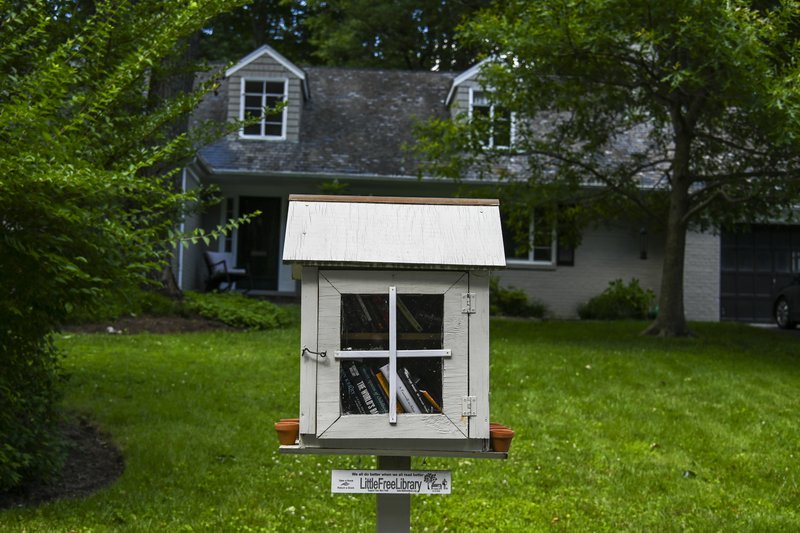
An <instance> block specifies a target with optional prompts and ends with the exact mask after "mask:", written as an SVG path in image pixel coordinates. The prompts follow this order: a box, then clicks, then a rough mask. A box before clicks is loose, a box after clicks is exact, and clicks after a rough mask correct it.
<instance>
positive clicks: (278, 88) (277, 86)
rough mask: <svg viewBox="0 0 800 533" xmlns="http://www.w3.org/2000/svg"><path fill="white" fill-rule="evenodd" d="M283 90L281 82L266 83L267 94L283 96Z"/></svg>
mask: <svg viewBox="0 0 800 533" xmlns="http://www.w3.org/2000/svg"><path fill="white" fill-rule="evenodd" d="M283 89H284V85H283V82H282V81H268V82H267V90H266V93H267V94H278V95H281V96H283Z"/></svg>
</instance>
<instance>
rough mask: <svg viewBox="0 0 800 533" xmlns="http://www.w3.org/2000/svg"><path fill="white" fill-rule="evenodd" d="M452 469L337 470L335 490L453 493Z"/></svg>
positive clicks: (336, 491)
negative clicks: (451, 488)
mask: <svg viewBox="0 0 800 533" xmlns="http://www.w3.org/2000/svg"><path fill="white" fill-rule="evenodd" d="M450 486H451V477H450V471H449V470H333V471H332V472H331V492H332V493H334V494H335V493H346V494H450Z"/></svg>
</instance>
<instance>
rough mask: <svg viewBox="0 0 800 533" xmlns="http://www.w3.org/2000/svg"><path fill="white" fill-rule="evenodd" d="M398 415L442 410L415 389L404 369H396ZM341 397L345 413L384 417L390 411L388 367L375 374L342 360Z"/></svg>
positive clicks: (415, 382)
mask: <svg viewBox="0 0 800 533" xmlns="http://www.w3.org/2000/svg"><path fill="white" fill-rule="evenodd" d="M397 378H398V379H397V402H398V409H397V411H398V413H403V412H405V413H415V414H428V413H441V412H442V408H441V406H440V405H439V402H437V401H436V400H435V399H434V398H433V397H432V396H431V395H430V394H429V393H428V391H427V390H424V389H420V388H419V387H418V384H419V379H416V378H415V377H414V376H413V375H412V374H411V372H409V371H408V369H407V368H406V367H405V366H401V365H398V367H397ZM339 379H340V387H339V388H340V392H341V394H340V396H341V405H342V412H343V413H344V414H383V413H388V412H389V364H388V363H387V364H385V365H383V366H382V367H380V368H379V369H378V371H377V372H376V371H375V370H374V369H373V368H372V367H370V366H369V365H368V364H366V363H364V362H360V361H356V360H352V361H343V362H342V363H341V369H340V373H339Z"/></svg>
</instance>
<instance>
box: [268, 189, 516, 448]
mask: <svg viewBox="0 0 800 533" xmlns="http://www.w3.org/2000/svg"><path fill="white" fill-rule="evenodd" d="M283 260H284V261H285V262H287V263H290V264H292V268H293V272H294V276H295V278H296V279H299V280H300V283H301V287H302V292H301V294H302V296H301V314H302V319H301V342H300V344H301V346H300V357H301V363H300V417H299V435H298V437H297V439H296V441H295V443H294V444H288V445H284V446H281V451H282V452H284V453H316V454H361V455H376V456H379V457H392V456H394V457H411V456H456V457H458V456H470V457H486V458H505V457H507V453H506V451H497V450H495V449H494V448H493V445H492V440H491V439H490V424H489V421H490V418H489V413H490V411H489V273H490V271H491V270H493V269H498V268H503V267H504V266H505V253H504V250H503V238H502V232H501V228H500V213H499V202H498V201H497V200H481V199H453V198H443V199H439V198H405V197H400V198H396V197H358V196H311V195H292V196H290V197H289V212H288V221H287V226H286V237H285V244H284V253H283ZM506 450H507V448H506Z"/></svg>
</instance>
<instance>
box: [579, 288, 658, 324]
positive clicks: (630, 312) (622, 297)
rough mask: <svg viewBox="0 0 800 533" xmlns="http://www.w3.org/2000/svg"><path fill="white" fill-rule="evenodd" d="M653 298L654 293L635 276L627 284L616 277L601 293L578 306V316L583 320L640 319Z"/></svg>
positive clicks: (646, 311)
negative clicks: (644, 287) (640, 283)
mask: <svg viewBox="0 0 800 533" xmlns="http://www.w3.org/2000/svg"><path fill="white" fill-rule="evenodd" d="M655 298H656V295H655V293H654V292H653V291H652V290H650V289H643V288H642V287H641V286H640V285H639V280H638V279H636V278H632V279H631V280H630V282H629V283H628V285H627V286H626V285H625V283H623V281H622V280H621V279H616V280H614V281H612V282H610V283H609V284H608V288H607V289H606V290H604V291H603V292H602V293H600V294H599V295H597V296H595V297H594V298H592V299H591V300H589V301H588V302H587V303H585V304H583V305H581V306H579V307H578V316H579V317H581V319H583V320H625V319H636V320H641V319H645V318H648V314H649V313H650V310H651V309H652V307H653V304H654V302H655Z"/></svg>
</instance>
